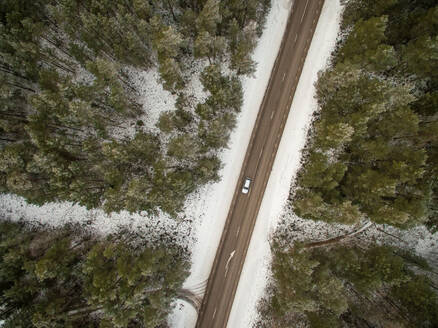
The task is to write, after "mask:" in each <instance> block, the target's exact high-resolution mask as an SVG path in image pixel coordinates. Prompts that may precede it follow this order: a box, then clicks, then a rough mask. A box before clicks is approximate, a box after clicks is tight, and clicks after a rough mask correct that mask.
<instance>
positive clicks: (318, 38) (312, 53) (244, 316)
mask: <svg viewBox="0 0 438 328" xmlns="http://www.w3.org/2000/svg"><path fill="white" fill-rule="evenodd" d="M341 9H342V7H341V5H340V2H339V0H330V1H326V2H325V4H324V7H323V9H322V12H321V17H320V19H319V21H318V25H317V27H316V30H315V35H314V37H313V40H312V44H311V46H310V49H309V52H308V55H307V57H306V60H305V64H304V68H303V72H302V74H301V77H300V80H299V83H298V87H297V90H296V93H295V96H294V100H293V103H292V106H291V109H290V114H289V117H288V119H287V122H286V126H285V130H284V133H283V136H282V138H281V142H280V145H279V149H278V153H277V156H276V158H275V161H274V166H273V169H272V173H271V176H270V178H269V181H268V184H267V187H266V191H265V196H264V198H263V201H262V204H261V208H260V212H259V215H258V217H257V222H256V225H255V228H254V232H253V236H252V239H251V242H250V245H249V249H248V253H247V256H246V259H245V263H244V266H243V270H242V274H241V277H240V281H239V285H238V287H237V292H236V296H235V299H234V303H233V307H232V309H231V314H230V318H229V321H228V327H229V328H240V327H251V326H252V325H253V324H254V323H255V321H256V320H257V308H256V305H257V301H258V299H259V298H260V297H262V296H263V292H264V289H265V286H266V283H267V278H268V275H269V272H268V270H269V262H270V257H271V253H270V246H269V237H270V234H271V233H272V232H273V231H274V230H275V227H276V226H277V224H278V222H279V219H280V216H281V212H282V210H283V208H284V206H285V204H286V203H287V198H288V195H289V190H290V187H291V182H292V181H293V180H294V179H295V176H296V173H297V171H298V169H299V167H300V159H301V150H302V148H303V147H304V145H305V141H306V135H307V130H308V127H309V125H310V122H311V119H312V114H313V112H314V111H315V110H316V109H317V102H316V99H315V98H314V94H315V88H314V87H313V85H314V83H315V82H316V80H317V77H318V71H320V70H321V69H324V67H325V66H326V64H327V59H328V58H329V57H330V54H331V51H332V50H333V48H334V46H335V43H336V37H337V35H338V32H339V24H340V14H341Z"/></svg>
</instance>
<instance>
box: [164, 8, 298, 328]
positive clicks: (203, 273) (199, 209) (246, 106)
mask: <svg viewBox="0 0 438 328" xmlns="http://www.w3.org/2000/svg"><path fill="white" fill-rule="evenodd" d="M290 8H291V1H290V0H273V1H272V8H271V11H270V13H269V15H268V17H267V21H266V26H265V29H264V31H263V34H262V36H261V38H260V39H259V41H258V44H257V47H256V49H255V50H254V54H253V59H254V60H255V61H256V62H257V71H256V72H255V74H254V76H253V77H246V78H243V79H242V86H243V91H244V102H243V106H242V111H241V113H240V115H239V117H238V122H237V127H236V129H235V130H234V131H233V133H232V134H231V138H230V140H231V142H230V145H229V148H228V149H227V150H225V151H223V152H222V153H221V160H222V162H223V163H225V166H224V168H223V169H222V170H221V176H222V180H221V181H220V182H219V183H215V184H208V185H206V186H204V187H202V188H201V190H200V191H199V192H198V193H196V194H193V195H192V196H191V197H190V199H189V201H188V203H187V208H186V211H185V213H186V214H187V215H188V216H190V217H192V218H193V219H194V220H195V221H194V225H193V227H194V229H195V231H194V236H195V238H196V240H197V241H196V244H195V245H194V247H193V249H192V262H193V264H192V268H191V274H190V276H189V278H188V279H187V281H186V282H185V284H184V286H185V287H187V288H189V287H190V286H193V285H197V284H199V283H201V282H204V281H206V280H207V279H208V276H209V274H210V270H211V267H212V265H213V260H214V257H215V255H216V251H217V247H218V245H219V241H220V237H221V234H222V230H223V227H224V224H225V220H226V218H227V214H228V210H229V208H230V204H231V200H232V197H233V192H234V190H235V188H236V183H240V182H239V181H237V180H238V178H239V174H240V170H241V168H242V164H243V160H244V156H245V153H246V149H247V147H248V143H249V139H250V137H251V132H252V129H253V126H254V123H255V121H256V118H257V114H258V110H259V108H260V105H261V103H262V100H263V96H264V93H265V90H266V87H267V85H268V82H269V78H270V75H271V70H272V68H273V66H274V62H275V59H276V57H277V53H278V50H279V48H280V44H281V40H282V37H283V32H284V29H285V27H286V23H287V19H288V17H289V11H290ZM195 323H196V313H195V312H193V311H191V310H187V306H186V307H184V308H183V309H180V308H178V307H177V308H176V309H175V310H174V312H173V314H172V315H171V316H170V318H169V324H170V326H171V327H172V328H190V327H194V326H195ZM239 327H244V326H239Z"/></svg>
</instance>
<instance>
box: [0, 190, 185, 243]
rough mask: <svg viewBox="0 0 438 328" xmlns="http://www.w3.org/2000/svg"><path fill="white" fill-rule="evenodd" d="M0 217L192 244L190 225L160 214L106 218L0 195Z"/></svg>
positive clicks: (62, 205) (95, 212)
mask: <svg viewBox="0 0 438 328" xmlns="http://www.w3.org/2000/svg"><path fill="white" fill-rule="evenodd" d="M0 213H1V214H2V216H3V217H2V219H9V220H11V221H24V222H28V223H29V224H33V225H36V226H38V225H46V226H50V227H54V228H56V227H62V226H64V225H65V224H78V225H80V226H82V227H83V229H88V230H89V231H91V232H93V233H97V234H101V235H108V234H111V233H116V232H118V231H120V230H121V229H123V230H128V231H130V232H133V233H136V234H137V235H138V236H140V237H142V238H144V239H147V240H149V242H151V243H152V242H153V241H158V240H160V239H162V238H164V239H165V240H169V238H170V239H171V240H172V241H175V242H176V243H178V244H179V245H181V246H188V245H189V244H191V243H192V239H191V229H192V228H191V221H190V220H182V221H176V220H174V219H172V218H169V217H168V216H167V215H164V214H163V213H160V214H159V215H158V216H149V215H147V213H146V212H139V213H129V212H126V211H122V212H120V213H111V214H106V213H105V212H104V211H102V210H100V209H95V210H87V209H86V208H85V207H84V206H80V205H77V204H73V203H71V202H59V203H55V202H53V203H47V204H44V205H42V206H37V205H31V204H28V203H27V202H26V200H25V199H24V198H22V197H19V196H16V195H11V194H0Z"/></svg>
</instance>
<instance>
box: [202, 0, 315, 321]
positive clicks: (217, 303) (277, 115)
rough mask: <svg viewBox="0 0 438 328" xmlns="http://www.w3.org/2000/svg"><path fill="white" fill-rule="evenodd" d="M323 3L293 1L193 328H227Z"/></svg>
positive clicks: (311, 0) (306, 0)
mask: <svg viewBox="0 0 438 328" xmlns="http://www.w3.org/2000/svg"><path fill="white" fill-rule="evenodd" d="M323 3H324V0H295V1H294V4H293V7H292V10H291V14H290V17H289V20H288V23H287V26H286V30H285V34H284V36H283V41H282V45H281V47H280V51H279V54H278V57H277V59H276V62H275V65H274V68H273V70H272V72H271V78H270V81H269V85H268V88H267V89H266V92H265V96H264V98H263V102H262V105H261V107H260V110H259V113H258V117H257V120H256V123H255V126H254V129H253V132H252V136H251V139H250V143H249V146H248V149H247V153H246V155H245V160H244V163H243V166H242V170H241V173H240V177H239V183H238V185H237V188H236V190H235V192H234V197H233V201H232V203H231V208H230V211H229V213H228V217H227V221H226V223H225V229H224V231H223V233H222V237H221V241H220V244H219V247H218V251H217V253H216V257H215V260H214V262H213V268H212V271H211V273H210V276H209V279H208V283H207V289H206V293H205V296H204V299H203V301H202V305H201V309H200V311H199V315H198V320H197V322H196V327H197V328H225V327H226V326H227V322H228V317H229V315H230V311H231V306H232V304H233V300H234V295H235V293H236V289H237V284H238V282H239V277H240V273H241V271H242V267H243V263H244V261H245V256H246V252H247V250H248V246H249V241H250V239H251V235H252V231H253V229H254V225H255V221H256V218H257V214H258V212H259V209H260V204H261V201H262V199H263V194H264V192H265V189H266V184H267V183H268V179H269V175H270V173H271V170H272V165H273V162H274V159H275V155H276V153H277V149H278V144H279V143H280V139H281V135H282V133H283V130H284V125H285V124H286V119H287V117H288V114H289V109H290V106H291V103H292V99H293V96H294V94H295V90H296V87H297V84H298V79H299V77H300V75H301V71H302V68H303V64H304V59H305V58H306V55H307V51H308V48H309V46H310V42H311V40H312V37H313V33H314V31H315V27H316V24H317V21H318V19H319V15H320V12H321V9H322V6H323ZM245 177H249V178H250V179H252V183H251V187H250V192H249V193H248V194H243V193H242V184H243V181H244V179H245ZM230 328H241V327H230ZM242 328H243V327H242Z"/></svg>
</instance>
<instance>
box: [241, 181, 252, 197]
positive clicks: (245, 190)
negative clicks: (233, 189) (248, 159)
mask: <svg viewBox="0 0 438 328" xmlns="http://www.w3.org/2000/svg"><path fill="white" fill-rule="evenodd" d="M250 185H251V179H250V178H248V177H246V178H245V182H244V183H243V187H242V193H243V194H247V193H248V192H249V186H250Z"/></svg>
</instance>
